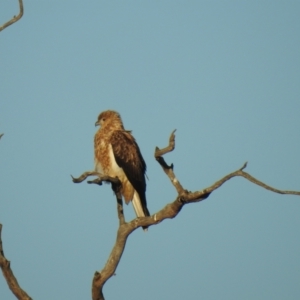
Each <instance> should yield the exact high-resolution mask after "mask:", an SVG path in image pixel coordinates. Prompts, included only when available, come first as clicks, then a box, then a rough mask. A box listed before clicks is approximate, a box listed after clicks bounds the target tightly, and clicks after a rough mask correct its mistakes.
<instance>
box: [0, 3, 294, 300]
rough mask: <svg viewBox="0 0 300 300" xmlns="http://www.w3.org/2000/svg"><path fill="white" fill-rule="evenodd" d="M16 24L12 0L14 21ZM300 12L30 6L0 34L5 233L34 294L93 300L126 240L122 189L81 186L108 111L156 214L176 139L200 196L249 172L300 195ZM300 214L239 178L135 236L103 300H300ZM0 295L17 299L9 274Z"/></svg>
mask: <svg viewBox="0 0 300 300" xmlns="http://www.w3.org/2000/svg"><path fill="white" fill-rule="evenodd" d="M17 13H18V1H17V0H16V1H12V0H1V2H0V23H1V24H3V23H4V22H6V21H7V20H9V19H10V18H11V17H12V16H13V15H16V14H17ZM299 15H300V2H299V1H276V0H272V1H271V0H269V1H264V0H259V1H256V0H254V1H223V0H220V1H176V0H172V1H171V0H170V1H164V0H160V1H154V0H151V1H96V0H91V1H78V0H76V1H70V0H64V1H58V0H54V1H37V0H36V1H34V0H31V1H25V3H24V16H23V18H22V19H21V20H20V21H19V22H18V23H16V24H14V25H12V26H10V27H8V28H7V29H5V30H4V31H2V32H1V33H0V133H4V134H5V135H4V136H3V137H2V139H1V141H0V222H1V223H2V224H3V233H2V238H3V242H4V250H5V254H6V257H7V258H8V259H9V260H11V261H12V263H11V266H12V269H13V271H14V273H15V274H16V276H17V278H18V280H19V283H20V284H21V286H22V287H23V288H24V289H25V290H26V291H27V292H28V293H29V294H30V295H31V297H33V298H34V299H44V300H50V299H51V300H52V299H55V300H56V299H58V300H60V299H90V298H91V281H92V277H93V274H94V272H95V271H96V270H98V271H99V270H101V269H102V267H103V266H104V264H105V262H106V260H107V258H108V255H109V252H110V250H111V248H112V245H113V243H114V241H115V237H116V230H117V226H118V219H117V212H116V203H115V199H114V196H113V194H112V192H111V189H110V187H109V186H108V185H104V186H102V187H97V186H91V185H88V184H86V183H82V184H78V185H75V184H73V183H72V181H71V178H70V174H72V175H74V176H78V175H80V174H81V173H82V172H84V171H86V170H91V169H93V167H94V166H93V136H94V134H95V131H96V129H95V127H94V124H95V121H96V118H97V116H98V114H99V113H100V112H101V111H103V110H106V109H114V110H117V111H118V112H120V114H121V115H122V118H123V121H124V124H125V127H126V129H128V130H133V134H134V136H135V138H136V140H137V142H138V143H139V146H140V148H141V151H142V153H143V156H144V158H145V160H146V162H147V167H148V171H147V174H148V177H149V181H148V183H147V184H148V185H147V199H148V207H149V210H150V212H151V213H155V212H156V211H158V210H159V209H161V208H162V207H163V206H164V205H165V204H167V203H168V202H171V201H173V200H174V199H175V197H176V192H175V189H174V188H173V186H172V185H171V184H170V182H169V180H168V178H167V177H166V176H165V174H164V173H163V172H162V170H161V168H160V166H159V165H158V164H157V162H156V161H155V159H154V158H153V153H154V148H155V146H159V147H164V146H165V145H166V144H167V142H168V138H169V135H170V133H171V131H172V130H173V129H175V128H176V129H177V133H176V142H177V144H176V149H175V151H174V152H173V153H171V154H169V155H167V156H166V157H165V158H166V161H167V162H168V163H171V162H173V163H174V165H175V172H176V175H177V177H178V179H179V180H180V181H181V182H182V184H183V185H184V187H185V188H186V189H188V190H192V191H194V190H200V189H202V188H205V187H207V186H209V185H211V184H212V183H214V182H215V181H217V180H218V179H220V178H221V177H222V176H224V175H226V174H227V173H230V172H232V171H234V170H236V169H238V168H240V167H241V166H242V165H243V163H244V162H245V161H248V162H249V163H248V167H247V169H246V171H247V172H249V173H250V174H252V175H253V176H255V177H257V178H258V179H260V180H262V181H264V182H265V183H267V184H270V185H272V186H274V187H277V188H281V189H290V190H300V181H299V178H300V159H299V153H300V135H299V131H300V99H299V95H300V55H299V54H300V18H299ZM125 214H126V219H127V220H131V219H132V218H133V217H134V213H133V208H132V206H131V204H130V205H129V206H128V207H126V209H125ZM299 216H300V198H299V197H297V196H284V195H278V194H274V193H271V192H269V191H266V190H264V189H262V188H260V187H258V186H255V185H253V184H251V183H250V182H247V181H246V180H245V179H242V178H234V179H232V180H230V181H229V182H227V183H226V184H225V185H224V186H223V187H222V188H220V189H219V190H217V191H216V192H214V193H213V194H212V195H211V196H210V197H209V198H208V199H207V200H205V201H203V202H201V203H198V204H192V205H188V206H185V207H184V209H183V210H182V211H181V213H180V214H179V216H178V217H177V218H176V219H174V220H166V221H164V222H163V223H161V224H160V225H158V226H153V227H151V228H150V229H149V231H148V233H143V231H142V230H137V231H135V232H134V233H133V234H132V235H131V236H130V238H129V240H128V243H127V245H126V249H125V253H124V255H123V258H122V260H121V263H120V265H119V267H118V269H117V272H116V276H114V277H113V278H112V279H110V280H109V282H108V283H107V284H106V286H105V288H104V293H105V296H106V299H107V300H109V299H121V298H122V299H131V300H135V299H136V300H138V299H143V300H150V299H173V300H179V299H180V300H181V299H205V300H214V299H222V300H227V299H228V300H232V299H243V300H253V299H256V300H259V299H264V300H265V299H272V300H282V299H288V300H291V299H300V284H299V283H300V257H299V254H300V240H299V233H300V232H299V229H300V218H299ZM124 295H125V296H124ZM0 299H1V300H2V299H4V300H11V299H15V298H14V296H13V295H12V294H11V292H10V291H9V289H8V287H7V285H6V282H5V281H4V279H3V278H2V277H1V276H0Z"/></svg>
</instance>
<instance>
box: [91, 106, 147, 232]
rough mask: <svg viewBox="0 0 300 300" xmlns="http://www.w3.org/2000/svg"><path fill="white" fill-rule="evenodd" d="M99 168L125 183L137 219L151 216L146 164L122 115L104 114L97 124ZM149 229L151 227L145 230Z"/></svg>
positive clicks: (96, 156) (125, 196) (96, 166)
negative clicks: (147, 197) (125, 126)
mask: <svg viewBox="0 0 300 300" xmlns="http://www.w3.org/2000/svg"><path fill="white" fill-rule="evenodd" d="M95 125H96V126H98V125H99V126H100V128H99V130H98V131H97V133H96V134H95V139H94V148H95V169H96V171H97V172H99V173H102V174H104V175H107V176H110V177H118V178H119V180H120V181H121V183H122V188H121V194H122V196H123V197H124V199H125V202H126V204H128V203H129V201H132V204H133V208H134V210H135V213H136V215H137V217H144V216H150V213H149V211H148V208H147V202H146V194H145V192H146V180H145V172H146V163H145V161H144V159H143V156H142V154H141V152H140V149H139V146H138V145H137V143H136V141H135V139H134V137H133V136H132V135H131V131H128V130H125V129H124V126H123V123H122V119H121V116H120V115H119V114H118V113H117V112H115V111H112V110H107V111H104V112H102V113H101V114H100V115H99V116H98V120H97V122H96V123H95ZM143 229H144V230H147V227H143Z"/></svg>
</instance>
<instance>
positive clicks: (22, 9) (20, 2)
mask: <svg viewBox="0 0 300 300" xmlns="http://www.w3.org/2000/svg"><path fill="white" fill-rule="evenodd" d="M19 7H20V12H19V14H18V15H17V16H13V17H12V19H11V20H9V21H8V22H6V23H4V24H3V25H2V26H0V31H2V30H3V29H5V28H6V27H8V26H9V25H12V24H14V23H16V22H17V21H18V20H20V19H21V18H22V16H23V13H24V8H23V2H22V0H19Z"/></svg>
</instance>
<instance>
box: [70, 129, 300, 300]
mask: <svg viewBox="0 0 300 300" xmlns="http://www.w3.org/2000/svg"><path fill="white" fill-rule="evenodd" d="M174 149H175V130H174V131H173V132H172V133H171V135H170V138H169V145H168V146H167V147H165V148H163V149H159V148H157V147H156V149H155V154H154V157H155V159H156V160H157V161H158V163H159V164H160V165H161V167H162V169H163V170H164V172H165V173H166V175H167V176H168V177H169V179H170V181H171V183H172V184H173V186H174V187H175V189H176V191H177V193H178V195H177V197H176V199H175V200H174V201H173V202H171V203H169V204H167V205H166V206H165V207H164V208H162V209H161V210H160V211H158V212H157V213H155V214H154V215H152V216H150V217H141V218H136V219H133V220H132V221H130V222H128V223H126V222H125V218H124V214H123V206H122V197H121V194H120V192H119V189H120V184H121V183H120V182H119V180H118V179H117V178H112V177H108V176H102V175H101V174H99V173H97V172H94V171H92V172H85V173H83V174H82V175H81V176H80V177H79V178H74V177H72V178H73V182H75V183H79V182H82V181H84V180H85V179H86V178H87V177H89V176H97V177H98V178H96V179H95V180H93V181H88V183H95V184H99V185H101V184H102V182H103V181H107V182H111V184H112V188H113V190H114V192H115V193H116V198H117V207H118V217H119V229H118V232H117V239H116V242H115V245H114V247H113V249H112V251H111V253H110V256H109V258H108V260H107V262H106V265H105V266H104V268H103V269H102V270H101V272H95V274H94V278H93V283H92V299H93V300H104V295H103V291H102V290H103V286H104V284H105V282H106V281H107V280H108V279H109V278H110V277H112V276H113V275H114V274H115V271H116V269H117V266H118V264H119V262H120V259H121V257H122V254H123V251H124V248H125V245H126V241H127V238H128V236H129V235H130V234H131V233H132V232H133V231H134V230H136V229H137V228H139V227H145V226H147V227H149V226H152V225H156V224H158V223H160V222H161V221H163V220H165V219H171V218H174V217H176V216H177V214H178V213H179V212H180V210H181V208H182V207H183V206H184V205H185V204H189V203H193V202H199V201H202V200H204V199H206V198H208V197H209V195H210V194H211V193H212V192H213V191H214V190H216V189H218V188H219V187H221V186H222V185H223V184H224V183H225V182H226V181H228V180H229V179H231V178H233V177H235V176H241V177H244V178H246V179H247V180H249V181H251V182H252V183H254V184H257V185H259V186H261V187H263V188H265V189H267V190H270V191H272V192H275V193H279V194H291V195H299V196H300V192H297V191H283V190H279V189H275V188H273V187H271V186H269V185H266V184H265V183H263V182H261V181H259V180H258V179H256V178H254V177H253V176H251V175H250V174H248V173H246V172H244V169H245V168H246V166H247V163H245V164H244V165H243V166H242V167H241V168H240V169H238V170H236V171H234V172H232V173H230V174H228V175H226V176H224V177H223V178H222V179H220V180H218V181H217V182H215V183H214V184H212V185H211V186H209V187H207V188H205V189H203V190H200V191H195V192H189V191H187V190H185V189H184V188H183V187H182V185H181V184H180V182H179V180H178V179H177V178H176V176H175V173H174V171H173V164H171V165H170V166H169V165H168V164H167V163H166V162H165V160H164V158H163V157H162V156H163V155H164V154H166V153H169V152H171V151H173V150H174Z"/></svg>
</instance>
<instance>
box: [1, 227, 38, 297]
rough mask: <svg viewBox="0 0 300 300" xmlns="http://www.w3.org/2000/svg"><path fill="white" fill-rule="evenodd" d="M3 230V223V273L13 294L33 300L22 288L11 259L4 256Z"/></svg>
mask: <svg viewBox="0 0 300 300" xmlns="http://www.w3.org/2000/svg"><path fill="white" fill-rule="evenodd" d="M1 231H2V224H0V267H1V269H2V273H3V276H4V278H5V280H6V282H7V285H8V287H9V288H10V290H11V291H12V292H13V294H14V295H15V296H16V297H17V299H19V300H32V299H31V298H30V296H28V295H27V293H26V292H25V291H24V290H22V288H21V287H20V285H19V283H18V281H17V279H16V277H15V276H14V273H13V271H12V269H11V268H10V261H8V260H7V259H6V258H5V256H4V250H3V245H2V237H1Z"/></svg>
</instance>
